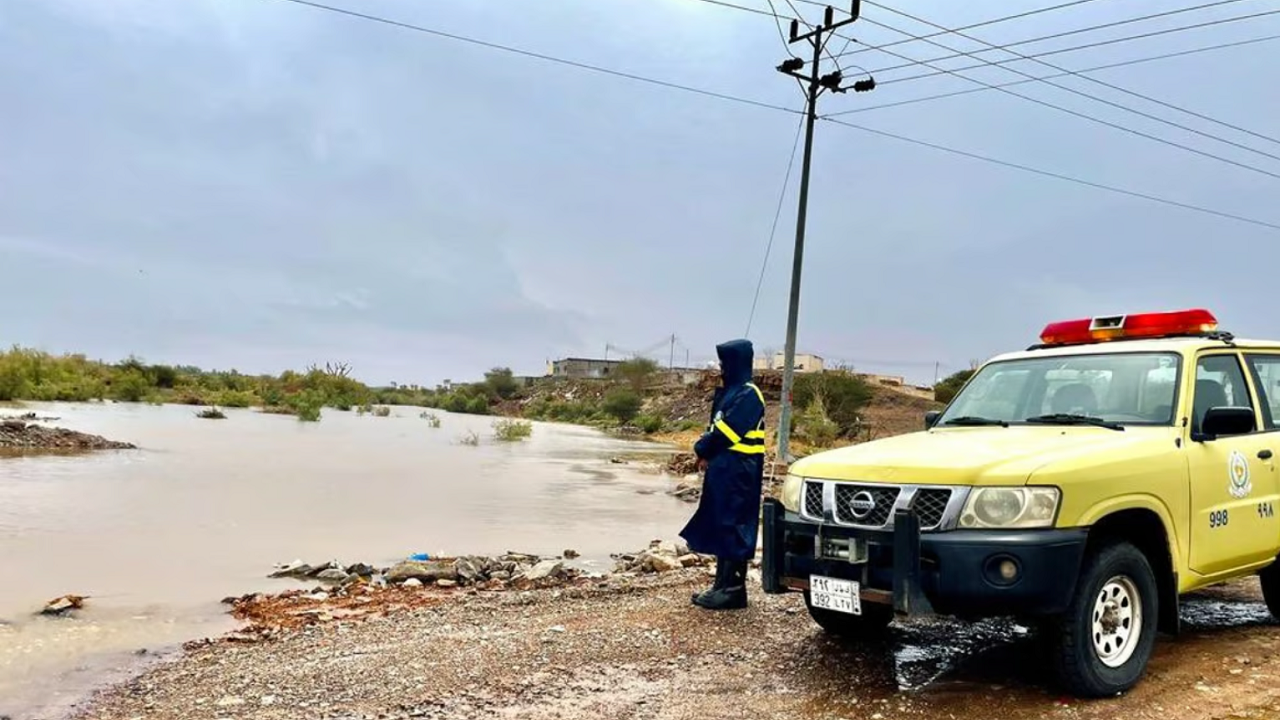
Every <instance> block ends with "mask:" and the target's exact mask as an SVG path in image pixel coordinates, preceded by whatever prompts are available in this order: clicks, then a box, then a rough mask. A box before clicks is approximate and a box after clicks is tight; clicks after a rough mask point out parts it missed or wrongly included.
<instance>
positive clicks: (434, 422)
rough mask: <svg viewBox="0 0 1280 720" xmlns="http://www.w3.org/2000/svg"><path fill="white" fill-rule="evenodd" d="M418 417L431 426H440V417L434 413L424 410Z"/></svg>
mask: <svg viewBox="0 0 1280 720" xmlns="http://www.w3.org/2000/svg"><path fill="white" fill-rule="evenodd" d="M418 417H420V418H422V419H423V420H426V421H427V424H428V425H430V426H431V427H433V428H438V427H440V418H439V417H438V416H437V415H436V414H435V413H430V412H424V413H422V414H421V415H419V416H418Z"/></svg>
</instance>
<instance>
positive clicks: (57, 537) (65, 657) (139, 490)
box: [0, 404, 692, 720]
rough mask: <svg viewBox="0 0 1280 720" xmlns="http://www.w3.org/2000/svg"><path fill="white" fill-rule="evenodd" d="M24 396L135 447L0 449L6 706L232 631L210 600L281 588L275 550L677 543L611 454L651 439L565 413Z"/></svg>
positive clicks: (377, 559) (642, 475) (602, 551)
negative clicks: (292, 409)
mask: <svg viewBox="0 0 1280 720" xmlns="http://www.w3.org/2000/svg"><path fill="white" fill-rule="evenodd" d="M27 409H29V410H34V411H35V412H36V413H37V414H39V415H53V416H57V417H59V418H60V420H59V421H57V422H54V423H52V424H53V425H57V426H61V427H69V428H72V429H75V430H80V431H84V432H89V433H94V434H98V435H102V436H104V437H107V438H108V439H111V440H122V441H126V442H131V443H134V444H136V445H138V446H139V448H140V449H139V450H136V451H132V450H125V451H102V452H97V453H93V454H88V455H75V456H31V457H18V458H13V457H4V458H0V716H3V715H6V714H8V715H11V716H12V717H13V718H15V720H16V719H17V718H26V717H36V716H39V717H45V716H51V713H54V712H55V711H56V709H60V708H63V707H65V705H66V703H67V702H69V701H71V700H74V699H75V698H76V697H77V696H78V695H80V694H82V693H83V691H84V689H85V688H86V687H87V686H90V685H92V684H94V683H95V682H100V681H101V680H102V679H103V678H104V677H106V675H105V674H104V673H105V672H106V671H109V670H110V669H112V668H117V669H118V668H120V667H121V666H123V665H127V664H129V663H130V662H136V660H134V658H135V653H137V651H139V650H142V649H148V650H151V651H155V650H157V649H162V648H165V647H172V646H174V645H175V644H178V643H181V642H183V641H186V640H190V639H194V638H198V637H206V636H209V635H214V634H217V633H220V632H222V631H224V630H226V629H229V628H230V627H232V624H231V622H230V621H229V620H228V618H227V616H226V615H225V612H224V610H225V607H224V606H220V605H219V601H220V600H221V599H222V598H224V597H227V596H230V595H240V594H243V593H246V592H253V591H258V590H272V589H281V590H282V589H285V588H288V587H292V585H290V584H289V581H284V580H268V579H266V575H267V574H268V573H269V572H270V571H271V570H272V567H273V565H274V564H276V563H280V562H287V561H290V560H294V559H302V560H304V561H307V562H311V563H318V562H323V561H327V560H330V559H337V560H339V561H341V562H344V563H353V562H368V563H370V564H374V565H384V564H390V563H393V562H395V561H396V560H398V559H401V558H404V557H405V556H407V555H409V554H412V553H416V552H427V553H431V554H433V555H435V554H464V553H465V554H494V553H502V552H505V551H508V550H514V551H520V552H529V553H537V554H543V555H558V554H560V553H561V552H563V551H564V550H565V549H568V548H572V549H574V550H577V551H578V552H580V553H582V559H581V562H583V563H585V564H587V567H592V566H594V567H597V568H598V569H600V570H605V569H608V567H609V564H610V563H609V558H608V555H609V553H611V552H619V551H625V550H634V549H638V548H640V547H644V546H645V545H647V543H648V542H649V541H650V540H652V539H657V538H662V539H674V538H675V536H676V533H677V532H678V531H679V529H680V527H681V526H682V524H683V523H684V521H685V520H686V519H687V518H688V516H689V514H690V512H691V509H692V508H691V507H690V506H689V505H687V504H685V503H683V502H680V501H678V500H675V499H673V498H671V497H669V496H667V495H665V494H664V493H663V491H664V490H666V489H667V488H668V483H669V480H667V479H665V478H663V477H662V476H659V475H655V474H652V473H647V472H644V471H643V470H642V469H641V468H640V466H638V465H635V464H615V463H612V462H611V461H610V459H611V458H612V457H615V456H617V455H619V454H622V453H627V454H634V453H637V452H641V453H643V452H648V451H652V452H662V451H663V448H661V447H657V446H653V445H644V444H639V443H628V442H624V441H619V440H615V439H612V438H609V437H607V436H605V435H602V434H600V433H597V432H594V431H591V430H588V429H583V428H577V427H571V426H562V425H552V424H542V423H536V424H535V429H534V433H533V436H532V437H531V438H529V439H527V440H525V441H523V442H520V443H500V442H498V441H496V440H494V439H493V438H492V429H491V426H490V423H491V421H492V418H482V417H475V416H460V415H449V414H446V413H440V412H437V413H436V414H437V415H438V416H439V417H440V419H441V421H442V426H441V427H440V428H431V427H430V425H429V424H428V423H427V421H425V420H423V419H421V418H420V417H419V412H420V410H418V409H415V408H395V409H394V411H393V414H392V417H386V418H379V417H373V416H365V417H360V416H357V415H356V414H354V413H342V412H338V411H333V410H326V411H325V413H324V417H323V418H322V420H321V422H319V423H300V422H298V421H297V420H296V419H294V418H291V417H284V416H273V415H264V414H260V413H256V412H253V411H248V410H241V411H236V410H228V411H226V412H227V415H228V419H226V420H216V421H215V420H201V419H197V418H196V417H195V416H194V409H193V408H187V407H176V406H166V407H150V406H144V405H98V404H31V405H30V406H29V407H28V408H27ZM468 432H474V433H476V434H477V435H478V436H479V437H480V444H479V446H469V445H466V444H463V443H461V442H460V439H461V438H462V437H463V436H465V435H466V434H467V433H468ZM67 593H74V594H79V595H87V596H91V599H90V600H89V601H88V604H87V607H86V610H85V611H83V612H82V613H81V614H80V616H78V617H77V618H74V619H45V618H35V617H33V615H32V613H33V612H35V611H37V610H39V608H40V607H42V606H43V603H44V602H45V601H47V600H50V599H52V598H54V597H57V596H60V595H64V594H67Z"/></svg>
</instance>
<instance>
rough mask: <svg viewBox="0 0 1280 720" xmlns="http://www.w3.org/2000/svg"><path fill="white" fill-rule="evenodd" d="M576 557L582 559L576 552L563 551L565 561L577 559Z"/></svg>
mask: <svg viewBox="0 0 1280 720" xmlns="http://www.w3.org/2000/svg"><path fill="white" fill-rule="evenodd" d="M577 557H582V555H581V554H580V553H579V552H578V551H577V550H572V549H571V550H565V551H564V559H565V560H572V559H574V558H577Z"/></svg>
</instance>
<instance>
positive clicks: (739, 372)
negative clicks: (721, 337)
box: [716, 340, 755, 387]
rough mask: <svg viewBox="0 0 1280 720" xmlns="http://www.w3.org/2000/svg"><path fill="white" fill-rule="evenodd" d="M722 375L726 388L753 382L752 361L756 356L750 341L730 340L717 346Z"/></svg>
mask: <svg viewBox="0 0 1280 720" xmlns="http://www.w3.org/2000/svg"><path fill="white" fill-rule="evenodd" d="M716 355H717V356H719V357H720V375H721V377H723V378H724V385H725V387H732V386H734V385H744V384H746V383H749V382H751V361H752V359H753V357H754V355H755V353H754V350H753V348H752V345H751V341H750V340H730V341H729V342H726V343H721V344H719V345H717V346H716Z"/></svg>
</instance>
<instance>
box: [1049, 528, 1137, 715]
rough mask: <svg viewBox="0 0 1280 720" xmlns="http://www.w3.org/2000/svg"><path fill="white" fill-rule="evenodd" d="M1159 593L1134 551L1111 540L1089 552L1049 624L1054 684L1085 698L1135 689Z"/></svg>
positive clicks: (1127, 545)
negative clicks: (1071, 591) (1072, 589)
mask: <svg viewBox="0 0 1280 720" xmlns="http://www.w3.org/2000/svg"><path fill="white" fill-rule="evenodd" d="M1158 617H1159V593H1158V590H1157V586H1156V578H1155V573H1153V572H1152V570H1151V564H1150V563H1149V562H1148V561H1147V558H1146V556H1145V555H1143V554H1142V551H1140V550H1138V548H1136V547H1134V546H1133V545H1130V544H1129V543H1126V542H1116V543H1112V544H1108V545H1105V546H1102V547H1100V548H1098V549H1097V550H1095V551H1093V552H1092V553H1090V555H1089V556H1088V558H1087V559H1086V560H1085V563H1084V568H1083V570H1082V572H1081V573H1080V578H1079V581H1078V583H1077V585H1076V590H1075V594H1074V595H1073V597H1072V600H1071V604H1070V605H1069V606H1068V607H1067V610H1066V612H1064V613H1063V614H1062V615H1061V616H1059V617H1057V618H1055V619H1054V620H1053V622H1051V623H1050V624H1049V629H1050V637H1049V640H1050V643H1051V647H1052V658H1053V663H1054V666H1055V670H1056V672H1057V676H1058V680H1059V682H1060V683H1061V684H1062V685H1063V686H1064V688H1065V689H1066V690H1067V691H1068V692H1070V693H1072V694H1074V695H1076V696H1078V697H1084V698H1102V697H1111V696H1114V695H1117V694H1120V693H1123V692H1125V691H1126V690H1129V689H1131V688H1133V686H1135V685H1137V684H1138V682H1139V681H1140V680H1141V679H1142V676H1143V674H1144V673H1145V672H1146V669H1147V662H1148V661H1149V660H1150V659H1151V651H1152V649H1153V648H1154V647H1155V641H1156V624H1157V618H1158Z"/></svg>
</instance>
